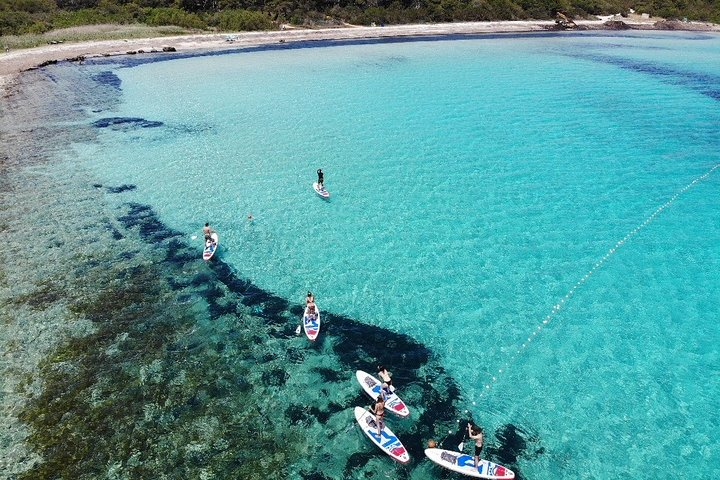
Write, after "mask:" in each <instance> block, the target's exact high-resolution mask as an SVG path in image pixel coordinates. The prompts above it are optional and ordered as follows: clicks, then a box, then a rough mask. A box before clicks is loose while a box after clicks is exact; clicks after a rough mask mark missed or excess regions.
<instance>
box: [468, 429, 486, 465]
mask: <svg viewBox="0 0 720 480" xmlns="http://www.w3.org/2000/svg"><path fill="white" fill-rule="evenodd" d="M467 428H468V437H470V438H471V439H473V440H475V456H474V459H475V468H478V465H479V464H480V453H481V452H482V448H483V440H484V439H483V430H482V428H480V427H478V426H477V425H475V424H472V423H468V424H467Z"/></svg>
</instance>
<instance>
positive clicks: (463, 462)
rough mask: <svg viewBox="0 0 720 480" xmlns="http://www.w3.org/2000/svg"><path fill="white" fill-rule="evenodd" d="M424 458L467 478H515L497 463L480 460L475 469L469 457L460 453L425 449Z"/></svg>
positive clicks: (495, 479) (513, 474)
mask: <svg viewBox="0 0 720 480" xmlns="http://www.w3.org/2000/svg"><path fill="white" fill-rule="evenodd" d="M425 456H426V457H428V458H429V459H430V460H432V461H433V462H435V463H437V464H438V465H440V466H441V467H445V468H447V469H449V470H452V471H453V472H458V473H462V474H463V475H467V476H469V477H475V478H487V479H491V480H510V479H512V478H515V472H513V471H512V470H510V469H509V468H505V467H503V466H502V465H498V464H497V463H492V462H489V461H487V460H482V459H481V460H480V462H479V463H478V467H477V468H475V460H473V457H472V456H470V455H465V454H464V453H461V452H452V451H450V450H442V449H440V448H426V449H425Z"/></svg>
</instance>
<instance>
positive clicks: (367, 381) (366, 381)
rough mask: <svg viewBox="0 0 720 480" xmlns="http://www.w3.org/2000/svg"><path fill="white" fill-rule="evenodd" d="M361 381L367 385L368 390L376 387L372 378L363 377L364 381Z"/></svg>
mask: <svg viewBox="0 0 720 480" xmlns="http://www.w3.org/2000/svg"><path fill="white" fill-rule="evenodd" d="M363 381H364V382H365V385H367V386H368V387H370V388H372V387H373V386H375V385H377V382H376V381H375V380H373V378H372V377H365V380H363Z"/></svg>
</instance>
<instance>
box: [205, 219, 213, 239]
mask: <svg viewBox="0 0 720 480" xmlns="http://www.w3.org/2000/svg"><path fill="white" fill-rule="evenodd" d="M203 233H204V234H205V240H210V235H212V233H213V231H212V229H211V228H210V224H209V223H206V224H205V226H204V227H203Z"/></svg>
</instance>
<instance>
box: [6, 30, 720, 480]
mask: <svg viewBox="0 0 720 480" xmlns="http://www.w3.org/2000/svg"><path fill="white" fill-rule="evenodd" d="M158 55H160V54H149V55H145V56H142V55H140V56H132V57H127V58H110V59H97V60H94V61H88V62H85V63H84V64H74V63H72V64H71V63H61V64H59V65H57V66H51V67H47V68H44V69H40V70H37V71H34V72H29V73H28V74H26V75H25V77H24V81H23V83H22V84H21V85H20V86H19V87H18V89H17V92H14V93H13V94H12V95H10V96H8V98H6V99H3V115H2V125H0V127H1V128H2V133H3V136H5V137H6V138H7V139H8V141H7V142H4V143H5V146H4V147H3V149H4V150H3V158H4V160H3V161H4V164H3V170H4V172H5V173H6V180H5V181H4V182H3V183H2V185H0V187H2V197H1V198H2V210H1V211H0V231H3V232H5V234H6V236H7V238H8V241H7V242H6V244H7V246H9V247H11V248H8V249H7V251H5V252H3V264H4V267H2V268H3V271H2V275H1V276H0V287H1V288H2V290H1V291H0V294H1V295H0V302H1V303H0V305H2V312H3V313H2V320H3V321H2V325H3V328H2V329H1V330H0V337H2V338H1V339H0V340H1V341H2V344H0V346H2V347H4V348H5V350H6V352H7V353H6V355H5V357H4V360H3V364H2V370H3V373H4V374H5V377H6V379H5V380H4V391H5V396H4V397H3V399H2V400H3V411H4V418H6V419H8V421H9V422H10V423H9V424H10V425H11V426H10V427H8V429H7V430H6V432H4V433H2V434H0V448H2V453H4V455H0V456H5V457H6V458H8V460H7V461H5V462H4V463H0V478H13V479H14V478H18V479H19V478H203V479H205V478H207V479H209V478H218V479H226V478H298V479H299V478H303V479H324V478H327V479H337V478H347V479H355V478H399V479H400V478H405V479H417V480H421V479H430V478H458V477H459V476H458V475H455V474H451V473H450V472H447V471H443V470H441V469H440V468H439V467H436V466H434V464H432V463H430V462H429V461H428V460H427V459H425V458H424V456H423V454H422V449H423V448H424V446H425V443H426V442H427V441H428V440H429V439H430V438H432V439H435V440H437V441H442V442H444V443H443V446H444V447H445V448H450V449H454V448H456V447H457V445H458V443H459V442H460V441H462V433H460V432H459V429H458V426H460V427H462V426H464V425H465V422H466V421H467V419H469V418H472V419H473V420H474V421H475V422H477V423H478V424H480V425H482V426H483V427H484V428H485V429H486V432H487V433H486V437H487V441H486V448H485V454H486V456H487V457H488V458H489V459H491V460H493V461H496V462H499V463H503V464H505V465H506V466H508V467H510V468H511V469H513V470H514V471H515V472H516V473H517V475H518V478H524V479H536V480H543V479H578V478H587V479H616V478H625V477H631V478H636V479H663V478H668V479H669V478H678V477H685V476H690V475H691V476H692V477H693V478H714V477H716V476H717V475H718V474H720V420H718V418H720V417H719V416H718V412H720V382H718V379H719V378H720V348H719V347H718V345H720V323H718V321H717V319H718V318H720V273H718V272H720V194H719V190H720V168H719V166H720V129H719V128H718V126H719V125H720V103H719V102H720V36H718V35H713V34H705V33H688V32H629V33H628V32H593V33H591V32H585V33H572V34H565V33H563V34H526V35H486V36H473V37H441V38H419V39H413V40H402V41H399V40H392V41H384V42H375V41H362V42H322V43H307V44H301V45H299V46H294V47H293V46H289V45H287V44H283V45H277V46H269V47H264V48H251V49H245V50H238V51H233V52H230V53H222V54H218V53H211V52H208V53H203V54H197V55H185V54H178V55H176V56H174V57H170V56H158ZM318 168H322V169H323V171H324V173H325V185H326V187H327V188H328V190H329V191H330V193H331V198H330V199H329V200H323V199H321V198H319V197H318V196H317V195H315V194H314V192H313V190H312V182H314V181H315V180H316V174H315V171H316V170H317V169H318ZM250 214H252V217H253V219H252V220H249V219H248V215H250ZM205 222H210V224H211V226H212V227H213V228H214V229H216V230H217V231H218V232H219V234H220V248H219V251H218V254H217V255H216V257H215V258H214V259H213V260H212V261H211V262H209V263H207V264H206V263H204V262H203V261H202V260H201V259H200V257H201V252H202V233H201V229H202V226H203V225H204V223H205ZM28 232H33V233H32V235H31V237H32V238H34V239H37V240H36V241H35V242H34V244H33V245H32V246H31V247H30V248H29V249H27V250H25V246H24V242H25V241H27V238H28ZM18 251H21V252H22V251H25V252H27V254H22V253H20V254H18V253H17V252H18ZM308 290H312V291H313V292H314V294H315V297H316V300H317V303H318V305H319V307H320V309H321V310H322V311H323V312H325V313H326V316H325V320H326V323H325V324H324V326H323V330H322V331H321V339H320V340H319V341H318V342H316V343H314V344H311V343H309V342H308V341H307V340H306V339H304V338H301V337H297V336H295V334H294V330H295V326H296V325H297V323H298V321H299V317H300V313H301V308H300V305H301V303H302V302H303V300H304V296H305V294H306V293H307V291H308ZM378 363H384V364H385V365H386V366H387V367H388V368H389V370H391V371H392V372H393V373H394V374H395V380H396V385H397V387H398V391H399V392H400V393H401V396H403V397H404V398H405V399H406V401H407V403H408V404H409V405H410V408H411V410H412V412H413V413H412V415H411V417H410V419H407V420H401V419H395V418H390V419H388V423H389V425H390V426H391V428H393V430H394V431H395V433H396V434H397V435H398V436H399V437H400V439H401V440H402V441H403V442H404V443H405V446H406V447H407V448H408V450H409V452H410V454H411V457H412V460H411V462H410V464H409V465H407V466H400V465H397V464H394V463H393V462H392V460H391V459H390V458H389V457H386V456H384V455H383V454H382V453H381V452H380V451H379V450H377V449H376V448H375V447H374V446H373V445H372V444H371V443H370V442H369V441H368V440H367V439H366V438H365V437H364V436H363V435H362V433H361V432H360V431H359V430H358V429H357V428H356V427H355V426H354V418H353V414H352V408H353V407H354V406H355V405H361V406H367V405H368V404H369V400H368V399H367V398H365V397H363V396H362V394H361V391H360V388H359V385H358V384H357V382H356V381H355V379H354V371H355V370H356V369H363V370H366V371H371V372H373V371H375V367H376V365H377V364H378ZM11 392H12V393H11ZM467 451H468V452H470V451H471V450H470V446H469V445H468V447H467Z"/></svg>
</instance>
